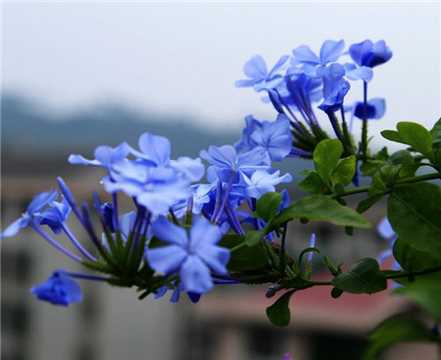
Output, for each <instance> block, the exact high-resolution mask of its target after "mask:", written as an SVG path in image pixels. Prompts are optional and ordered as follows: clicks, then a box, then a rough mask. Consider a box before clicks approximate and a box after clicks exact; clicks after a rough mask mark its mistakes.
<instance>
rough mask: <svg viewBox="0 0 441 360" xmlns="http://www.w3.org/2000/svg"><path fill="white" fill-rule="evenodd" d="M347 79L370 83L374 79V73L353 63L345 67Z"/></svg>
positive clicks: (368, 68)
mask: <svg viewBox="0 0 441 360" xmlns="http://www.w3.org/2000/svg"><path fill="white" fill-rule="evenodd" d="M344 67H345V73H346V77H347V78H348V79H350V80H363V81H366V82H369V81H371V80H372V78H373V77H374V72H373V71H372V69H371V68H370V67H367V66H357V65H355V64H352V63H347V64H345V65H344Z"/></svg>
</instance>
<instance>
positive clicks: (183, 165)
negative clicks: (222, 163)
mask: <svg viewBox="0 0 441 360" xmlns="http://www.w3.org/2000/svg"><path fill="white" fill-rule="evenodd" d="M170 165H171V166H172V167H173V168H175V169H177V170H178V171H180V172H182V173H183V174H184V175H185V176H186V177H187V178H188V180H189V181H191V182H193V181H199V180H201V179H202V177H203V176H204V173H205V167H204V165H203V164H202V162H201V159H199V158H197V159H192V158H189V157H185V156H184V157H179V158H178V159H177V160H171V161H170Z"/></svg>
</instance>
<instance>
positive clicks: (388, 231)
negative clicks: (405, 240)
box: [377, 218, 395, 239]
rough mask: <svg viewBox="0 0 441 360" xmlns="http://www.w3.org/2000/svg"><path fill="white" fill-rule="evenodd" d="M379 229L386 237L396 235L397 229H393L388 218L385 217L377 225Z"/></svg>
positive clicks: (382, 235)
mask: <svg viewBox="0 0 441 360" xmlns="http://www.w3.org/2000/svg"><path fill="white" fill-rule="evenodd" d="M377 231H378V233H379V234H380V236H381V237H382V238H384V239H391V238H393V237H394V236H395V231H394V230H393V229H392V225H391V224H390V222H389V220H388V219H387V218H383V220H381V221H380V223H379V224H378V226H377Z"/></svg>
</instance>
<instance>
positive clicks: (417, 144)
mask: <svg viewBox="0 0 441 360" xmlns="http://www.w3.org/2000/svg"><path fill="white" fill-rule="evenodd" d="M381 135H383V137H384V138H386V139H388V140H391V141H395V142H399V143H402V144H407V145H410V146H411V147H412V149H414V150H415V151H417V152H419V153H421V154H423V155H424V156H426V157H427V158H429V159H430V158H431V157H432V134H431V132H430V131H429V130H427V129H426V128H424V126H422V125H420V124H418V123H414V122H399V123H398V124H397V131H391V130H385V131H382V132H381Z"/></svg>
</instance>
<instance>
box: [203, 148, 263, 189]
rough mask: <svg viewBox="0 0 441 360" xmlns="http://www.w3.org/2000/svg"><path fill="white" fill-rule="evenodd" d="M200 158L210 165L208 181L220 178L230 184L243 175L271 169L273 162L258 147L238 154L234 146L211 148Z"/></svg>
mask: <svg viewBox="0 0 441 360" xmlns="http://www.w3.org/2000/svg"><path fill="white" fill-rule="evenodd" d="M200 157H201V158H202V159H204V160H206V161H208V162H209V163H210V165H211V166H210V167H209V168H208V169H207V178H208V181H210V182H212V181H215V180H216V179H217V178H219V179H220V180H221V181H225V182H229V181H230V180H231V179H234V181H237V180H238V179H239V178H240V177H241V176H243V175H251V174H252V173H253V172H254V171H256V170H265V169H269V167H270V164H271V160H270V157H269V155H268V153H267V151H266V150H265V149H263V148H261V147H257V148H255V149H252V150H250V151H247V152H243V153H240V152H239V153H238V152H237V151H236V149H235V148H234V146H231V145H223V146H210V147H209V148H208V150H202V151H201V153H200Z"/></svg>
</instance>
